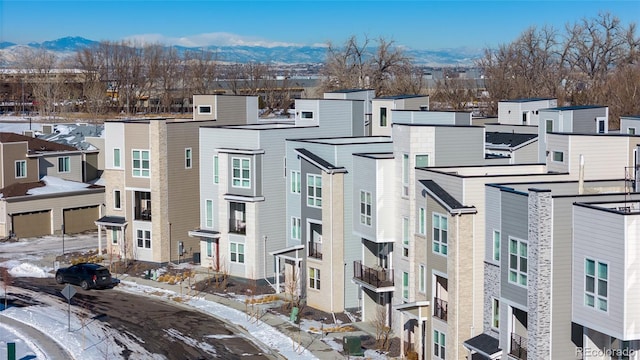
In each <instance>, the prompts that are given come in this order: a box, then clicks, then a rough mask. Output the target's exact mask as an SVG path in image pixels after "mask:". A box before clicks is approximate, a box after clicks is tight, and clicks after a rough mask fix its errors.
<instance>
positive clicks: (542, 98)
mask: <svg viewBox="0 0 640 360" xmlns="http://www.w3.org/2000/svg"><path fill="white" fill-rule="evenodd" d="M544 100H556V98H546V97H539V98H522V99H509V100H500V102H511V103H525V102H532V101H544Z"/></svg>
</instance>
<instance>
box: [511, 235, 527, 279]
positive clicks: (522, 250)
mask: <svg viewBox="0 0 640 360" xmlns="http://www.w3.org/2000/svg"><path fill="white" fill-rule="evenodd" d="M527 252H528V251H527V243H526V242H525V241H523V240H516V239H509V282H510V283H513V284H518V285H521V286H527V257H528V254H527Z"/></svg>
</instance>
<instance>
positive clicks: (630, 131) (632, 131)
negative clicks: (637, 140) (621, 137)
mask: <svg viewBox="0 0 640 360" xmlns="http://www.w3.org/2000/svg"><path fill="white" fill-rule="evenodd" d="M627 134H629V135H635V134H636V128H633V127H630V128H628V129H627Z"/></svg>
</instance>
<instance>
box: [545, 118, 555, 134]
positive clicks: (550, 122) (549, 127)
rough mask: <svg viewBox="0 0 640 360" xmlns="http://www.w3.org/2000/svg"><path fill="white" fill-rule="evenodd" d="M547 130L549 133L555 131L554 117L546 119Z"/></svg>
mask: <svg viewBox="0 0 640 360" xmlns="http://www.w3.org/2000/svg"><path fill="white" fill-rule="evenodd" d="M545 131H546V133H547V134H548V133H551V132H553V119H547V120H545Z"/></svg>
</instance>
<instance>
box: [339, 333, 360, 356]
mask: <svg viewBox="0 0 640 360" xmlns="http://www.w3.org/2000/svg"><path fill="white" fill-rule="evenodd" d="M342 351H344V353H345V355H353V356H363V355H364V351H362V341H360V337H359V336H345V337H344V338H342Z"/></svg>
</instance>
